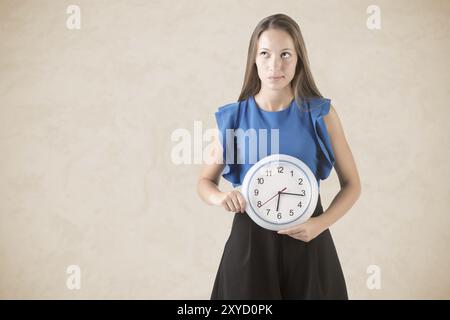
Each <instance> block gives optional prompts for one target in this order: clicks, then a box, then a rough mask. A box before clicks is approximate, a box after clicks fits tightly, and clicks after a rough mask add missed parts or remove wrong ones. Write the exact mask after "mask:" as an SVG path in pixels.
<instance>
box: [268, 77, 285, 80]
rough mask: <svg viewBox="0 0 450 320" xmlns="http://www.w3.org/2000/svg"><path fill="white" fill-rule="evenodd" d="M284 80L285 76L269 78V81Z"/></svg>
mask: <svg viewBox="0 0 450 320" xmlns="http://www.w3.org/2000/svg"><path fill="white" fill-rule="evenodd" d="M283 78H284V77H283V76H280V77H269V80H272V81H277V80H280V79H283Z"/></svg>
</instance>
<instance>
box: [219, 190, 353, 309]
mask: <svg viewBox="0 0 450 320" xmlns="http://www.w3.org/2000/svg"><path fill="white" fill-rule="evenodd" d="M322 213H323V208H322V203H321V199H320V195H319V198H318V201H317V206H316V209H315V211H314V213H313V215H312V216H313V217H316V216H319V215H320V214H322ZM211 299H212V300H219V299H239V300H240V299H348V296H347V288H346V284H345V279H344V275H343V273H342V269H341V265H340V262H339V258H338V255H337V252H336V248H335V246H334V242H333V239H332V236H331V233H330V230H329V229H326V230H325V231H324V232H322V233H321V234H320V235H318V236H317V237H316V238H314V239H313V240H311V241H310V242H304V241H301V240H297V239H294V238H292V237H290V236H288V235H281V234H278V233H277V232H276V231H271V230H267V229H264V228H262V227H260V226H259V225H257V224H256V223H255V222H253V220H251V219H250V217H249V216H248V215H247V214H246V213H236V214H235V216H234V219H233V225H232V228H231V233H230V236H229V238H228V240H227V242H226V244H225V248H224V251H223V255H222V259H221V261H220V265H219V269H218V271H217V275H216V279H215V282H214V287H213V290H212V293H211Z"/></svg>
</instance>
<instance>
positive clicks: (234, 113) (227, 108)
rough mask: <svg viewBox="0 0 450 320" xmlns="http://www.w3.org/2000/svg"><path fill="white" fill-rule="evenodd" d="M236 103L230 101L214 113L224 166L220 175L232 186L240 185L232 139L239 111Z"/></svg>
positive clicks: (235, 151) (235, 149) (234, 144)
mask: <svg viewBox="0 0 450 320" xmlns="http://www.w3.org/2000/svg"><path fill="white" fill-rule="evenodd" d="M238 107H239V105H238V103H230V104H227V105H224V106H222V107H219V109H218V111H217V112H216V113H215V117H216V122H217V128H218V130H219V141H220V143H221V145H222V149H223V158H222V159H223V163H225V167H224V169H223V172H222V176H223V177H224V178H225V179H226V180H228V181H229V182H231V183H232V185H233V187H236V186H238V185H240V176H239V166H238V164H237V160H236V159H237V158H236V156H237V155H236V153H237V148H236V143H235V141H234V129H236V124H237V117H238V112H239V108H238Z"/></svg>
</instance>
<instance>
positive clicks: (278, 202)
mask: <svg viewBox="0 0 450 320" xmlns="http://www.w3.org/2000/svg"><path fill="white" fill-rule="evenodd" d="M280 194H281V192H280V191H278V201H277V211H278V206H279V205H280Z"/></svg>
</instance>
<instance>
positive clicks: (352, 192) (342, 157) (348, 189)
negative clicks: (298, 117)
mask: <svg viewBox="0 0 450 320" xmlns="http://www.w3.org/2000/svg"><path fill="white" fill-rule="evenodd" d="M323 119H324V122H325V125H326V127H327V131H328V135H329V136H330V140H331V146H332V148H333V152H334V155H335V160H336V162H335V165H334V168H335V170H336V173H337V175H338V177H339V183H340V185H341V189H340V191H339V192H338V194H337V195H336V196H335V197H334V199H333V201H332V202H331V204H330V206H329V207H328V209H327V210H325V212H324V213H323V214H322V215H320V216H319V217H318V218H320V220H321V221H322V223H323V224H324V227H325V228H328V227H330V226H331V225H332V224H334V223H335V222H336V221H337V220H339V219H340V218H341V217H342V216H343V215H344V214H345V213H346V212H347V211H348V210H349V209H350V208H351V207H352V206H353V204H354V203H355V202H356V200H358V198H359V196H360V195H361V182H360V179H359V174H358V169H357V168H356V164H355V160H354V158H353V155H352V152H351V150H350V147H349V145H348V143H347V140H346V138H345V134H344V129H343V128H342V125H341V121H340V120H339V116H338V114H337V112H336V110H335V109H334V107H333V105H331V106H330V112H329V113H328V114H327V115H326V116H324V118H323Z"/></svg>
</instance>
